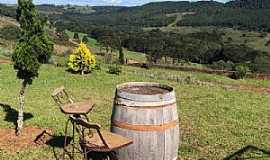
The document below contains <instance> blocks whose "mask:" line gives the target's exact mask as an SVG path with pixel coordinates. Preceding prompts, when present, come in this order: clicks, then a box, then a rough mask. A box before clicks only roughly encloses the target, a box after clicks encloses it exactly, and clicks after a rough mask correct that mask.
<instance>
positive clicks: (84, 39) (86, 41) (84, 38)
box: [82, 36, 89, 44]
mask: <svg viewBox="0 0 270 160" xmlns="http://www.w3.org/2000/svg"><path fill="white" fill-rule="evenodd" d="M82 42H83V43H85V44H87V43H88V42H89V40H88V37H87V36H83V39H82Z"/></svg>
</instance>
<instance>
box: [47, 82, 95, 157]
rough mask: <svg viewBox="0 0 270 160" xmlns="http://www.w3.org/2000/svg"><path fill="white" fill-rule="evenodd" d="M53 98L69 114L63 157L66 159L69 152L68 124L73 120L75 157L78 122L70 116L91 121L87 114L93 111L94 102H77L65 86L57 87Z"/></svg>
mask: <svg viewBox="0 0 270 160" xmlns="http://www.w3.org/2000/svg"><path fill="white" fill-rule="evenodd" d="M52 98H53V99H54V101H55V103H56V104H58V106H59V108H60V110H61V111H62V113H64V114H65V115H67V116H69V118H68V119H67V122H66V125H65V142H64V152H63V159H65V154H66V153H69V152H68V151H67V149H66V147H67V136H68V126H69V123H70V122H71V124H72V141H73V142H72V157H74V152H75V128H76V126H75V125H76V124H74V123H73V122H72V121H71V119H70V117H71V116H72V117H75V118H84V119H85V120H86V121H87V122H89V118H88V116H87V114H88V113H89V112H91V110H92V109H93V107H94V104H93V103H92V102H91V101H90V100H86V101H82V102H75V100H74V98H73V97H72V96H71V95H69V94H68V93H67V91H66V90H65V87H64V86H61V87H59V88H56V89H55V90H54V91H53V93H52Z"/></svg>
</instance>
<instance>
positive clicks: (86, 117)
mask: <svg viewBox="0 0 270 160" xmlns="http://www.w3.org/2000/svg"><path fill="white" fill-rule="evenodd" d="M83 116H84V117H85V119H86V121H87V122H90V120H89V118H88V116H87V114H83Z"/></svg>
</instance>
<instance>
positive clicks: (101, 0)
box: [0, 0, 228, 6]
mask: <svg viewBox="0 0 270 160" xmlns="http://www.w3.org/2000/svg"><path fill="white" fill-rule="evenodd" d="M158 1H165V0H34V2H35V3H36V4H77V5H123V6H134V5H142V4H145V3H149V2H158ZM171 1H177V0H171ZM178 1H179V0H178ZM216 1H219V2H226V1H228V0H216ZM16 2H17V0H0V3H8V4H15V3H16Z"/></svg>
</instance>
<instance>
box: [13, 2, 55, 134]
mask: <svg viewBox="0 0 270 160" xmlns="http://www.w3.org/2000/svg"><path fill="white" fill-rule="evenodd" d="M17 20H18V21H19V23H20V27H21V33H20V39H19V42H18V43H17V44H16V47H15V50H14V53H13V55H12V60H13V62H14V69H15V70H16V72H17V78H18V79H21V80H22V84H21V89H20V94H19V100H20V102H19V109H18V110H19V111H18V112H19V114H18V120H17V128H16V133H17V135H20V133H21V130H22V128H23V112H24V95H25V90H26V88H27V85H31V84H32V81H33V80H34V79H35V78H36V77H38V70H39V67H40V65H41V63H45V62H47V61H48V60H49V58H50V56H51V54H52V50H53V43H52V42H51V40H50V38H49V36H48V34H47V33H46V31H45V28H44V25H45V23H44V22H42V20H41V19H40V17H39V15H38V13H37V11H36V8H35V5H34V4H33V2H32V0H18V8H17Z"/></svg>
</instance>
